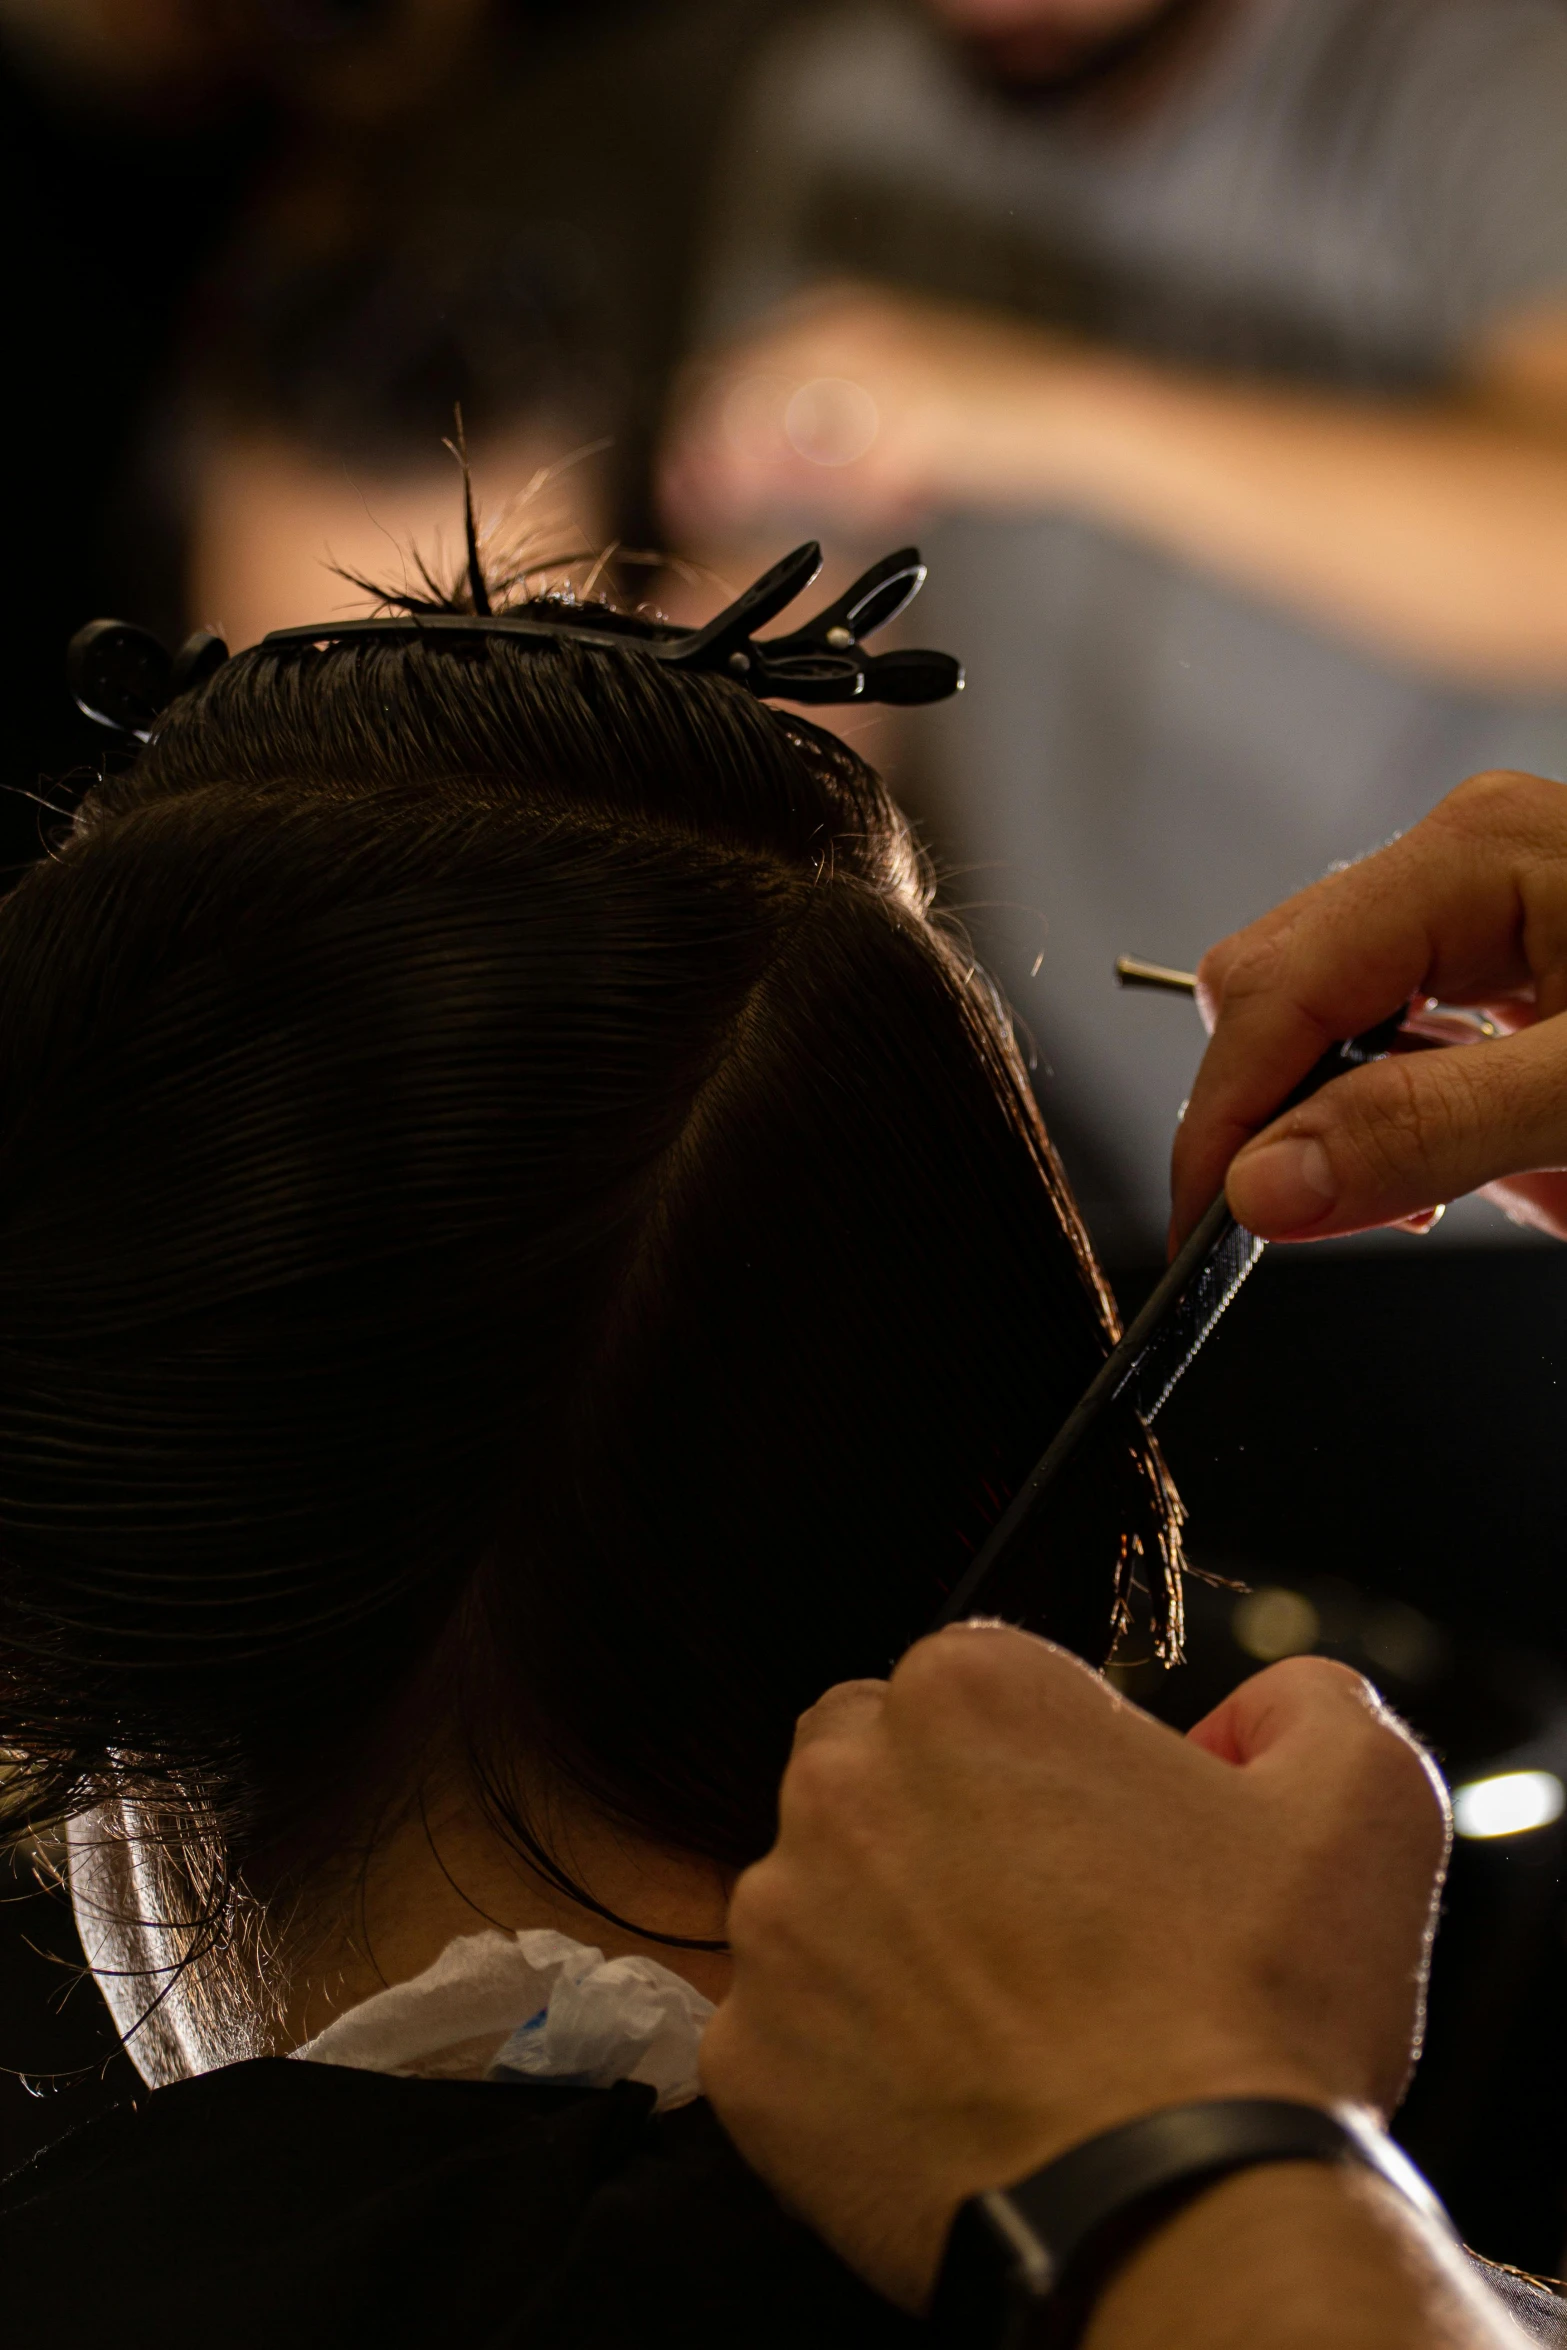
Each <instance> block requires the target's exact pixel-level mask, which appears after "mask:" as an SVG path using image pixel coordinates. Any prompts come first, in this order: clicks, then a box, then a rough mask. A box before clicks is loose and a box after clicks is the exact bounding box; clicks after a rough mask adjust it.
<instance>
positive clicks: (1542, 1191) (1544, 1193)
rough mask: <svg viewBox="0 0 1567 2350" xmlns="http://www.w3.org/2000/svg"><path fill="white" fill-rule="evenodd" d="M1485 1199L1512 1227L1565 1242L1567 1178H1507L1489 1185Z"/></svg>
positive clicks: (1566, 1228)
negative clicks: (1519, 1227) (1542, 1233)
mask: <svg viewBox="0 0 1567 2350" xmlns="http://www.w3.org/2000/svg"><path fill="white" fill-rule="evenodd" d="M1485 1197H1486V1198H1487V1199H1488V1200H1490V1201H1491V1202H1492V1203H1493V1204H1494V1205H1495V1206H1496V1207H1499V1208H1500V1209H1501V1210H1502V1212H1503V1214H1504V1215H1506V1216H1509V1217H1510V1218H1511V1219H1512V1221H1513V1222H1514V1223H1515V1224H1521V1225H1523V1226H1524V1227H1525V1228H1526V1229H1527V1230H1529V1231H1531V1232H1547V1233H1549V1234H1550V1235H1551V1237H1552V1239H1553V1240H1567V1175H1562V1174H1550V1175H1509V1176H1508V1178H1507V1180H1506V1182H1505V1183H1488V1184H1487V1185H1486V1187H1485Z"/></svg>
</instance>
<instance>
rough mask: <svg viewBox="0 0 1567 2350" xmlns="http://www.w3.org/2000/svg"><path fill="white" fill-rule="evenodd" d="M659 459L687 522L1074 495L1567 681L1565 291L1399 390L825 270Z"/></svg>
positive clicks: (1343, 602) (1325, 602) (1201, 548)
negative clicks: (1174, 352) (886, 287)
mask: <svg viewBox="0 0 1567 2350" xmlns="http://www.w3.org/2000/svg"><path fill="white" fill-rule="evenodd" d="M769 384H771V385H772V386H774V387H775V388H776V395H777V397H776V417H769V414H768V411H767V402H766V398H765V391H764V387H766V386H767V385H769ZM802 387H804V389H803V390H802ZM843 387H850V389H849V390H845V389H843ZM854 388H857V389H858V390H859V391H860V393H861V394H862V395H864V394H868V395H869V399H870V401H871V403H873V407H872V408H862V409H860V410H859V411H858V412H857V411H856V408H855V402H854V399H853V389H854ZM737 395H738V406H737V404H736V403H737ZM835 400H836V401H837V403H838V413H839V414H840V415H841V418H842V432H841V436H840V438H839V439H838V440H837V442H836V444H835V422H834V401H835ZM791 403H792V405H791ZM737 419H738V422H737ZM868 425H871V426H873V435H874V437H872V438H871V439H870V440H869V441H868V443H867V444H866V445H865V446H864V447H863V449H862V450H861V451H860V453H858V454H855V455H852V456H847V455H845V454H844V452H845V451H846V450H850V449H853V448H854V446H855V441H856V437H860V438H863V435H864V433H865V431H866V429H867V426H868ZM666 478H667V485H668V490H669V496H670V503H671V506H672V509H673V511H674V513H675V515H676V517H677V519H678V520H680V521H682V522H699V523H705V524H706V525H707V526H709V527H711V526H712V524H714V523H715V522H717V523H721V524H726V525H732V524H733V523H734V522H735V521H737V520H742V519H754V518H755V517H756V515H757V514H758V513H759V512H761V511H763V510H765V508H766V507H767V506H768V505H770V504H794V505H799V504H801V503H802V502H804V503H808V504H810V505H812V506H813V507H816V508H820V507H822V506H826V507H828V508H829V509H830V510H833V511H836V512H837V513H839V514H840V515H842V516H843V518H844V519H845V520H847V521H849V522H851V523H856V524H859V525H861V526H862V527H871V526H873V525H880V526H884V525H885V524H886V523H887V522H889V521H891V520H892V519H893V518H894V517H897V516H901V515H903V514H906V513H908V512H909V511H911V510H914V509H917V508H919V507H920V506H922V505H932V504H934V505H947V506H954V505H955V506H967V507H976V506H977V507H1003V508H1009V509H1013V510H1016V509H1017V508H1019V507H1023V508H1027V507H1030V506H1034V507H1040V508H1049V507H1056V508H1067V509H1070V510H1073V511H1076V512H1079V513H1083V514H1087V515H1091V516H1093V517H1094V518H1095V519H1097V520H1100V521H1103V522H1107V523H1110V524H1112V525H1114V526H1115V527H1117V528H1120V529H1124V530H1128V531H1131V532H1134V533H1136V534H1137V535H1139V536H1141V537H1144V538H1147V539H1151V540H1152V541H1154V542H1155V543H1156V544H1157V545H1159V546H1162V547H1165V548H1167V549H1168V550H1169V551H1170V552H1171V553H1173V554H1176V555H1179V556H1181V557H1182V558H1183V559H1185V560H1187V561H1190V562H1193V563H1197V564H1199V565H1203V566H1205V567H1207V568H1210V569H1212V570H1215V571H1218V572H1220V573H1222V574H1224V575H1226V576H1227V577H1229V578H1231V579H1234V580H1237V581H1239V582H1241V583H1242V584H1243V585H1246V586H1248V587H1251V588H1254V589H1256V590H1258V591H1260V592H1261V593H1263V594H1265V595H1267V596H1270V597H1272V598H1274V599H1276V600H1278V601H1280V602H1283V603H1286V604H1290V605H1293V606H1295V607H1296V608H1297V609H1299V610H1302V611H1304V612H1306V613H1308V614H1310V615H1312V616H1314V617H1316V618H1318V619H1322V620H1326V621H1328V622H1330V623H1331V624H1332V625H1334V626H1336V627H1338V628H1340V629H1346V628H1347V629H1349V630H1352V631H1353V632H1354V633H1356V634H1358V635H1360V636H1361V637H1363V638H1369V639H1371V640H1372V641H1373V642H1375V643H1376V644H1378V645H1380V646H1381V647H1382V648H1383V649H1384V650H1385V651H1388V652H1391V653H1393V654H1395V655H1399V656H1402V657H1405V658H1408V659H1413V660H1415V661H1416V662H1419V663H1421V664H1423V665H1426V666H1429V667H1434V668H1437V669H1440V670H1442V671H1444V672H1446V673H1448V674H1450V675H1453V676H1458V677H1462V678H1465V679H1467V680H1469V681H1471V682H1474V683H1477V684H1487V685H1493V686H1494V685H1502V686H1513V687H1518V686H1529V685H1535V686H1542V685H1560V684H1562V683H1567V558H1564V556H1563V549H1564V548H1567V307H1563V308H1561V309H1553V310H1550V311H1545V312H1540V313H1537V314H1534V315H1532V316H1530V317H1529V318H1526V319H1520V320H1518V321H1516V322H1513V323H1512V324H1510V325H1509V326H1507V327H1506V328H1505V329H1503V330H1499V331H1497V332H1495V333H1493V335H1492V336H1491V337H1490V338H1489V339H1488V340H1487V342H1486V344H1485V345H1484V347H1483V348H1481V349H1480V350H1478V351H1477V352H1476V353H1475V354H1474V356H1473V360H1472V363H1471V365H1470V367H1469V368H1468V369H1467V371H1466V377H1465V382H1464V385H1463V387H1462V388H1461V389H1460V390H1459V391H1457V392H1455V393H1453V394H1452V395H1450V396H1448V397H1446V398H1443V399H1429V400H1421V401H1412V400H1393V399H1377V400H1373V399H1365V398H1345V397H1341V396H1336V395H1330V394H1327V393H1321V392H1315V391H1310V392H1298V391H1294V390H1289V389H1284V390H1281V389H1278V388H1276V387H1274V386H1270V385H1254V384H1248V383H1244V382H1240V381H1235V380H1227V379H1222V378H1218V377H1208V376H1203V375H1199V374H1195V373H1185V372H1181V371H1177V370H1175V369H1172V368H1167V367H1162V366H1156V365H1151V364H1148V363H1146V362H1144V361H1141V360H1138V359H1134V358H1129V357H1127V356H1125V355H1122V354H1119V353H1115V352H1111V351H1107V350H1102V349H1096V348H1092V347H1087V346H1081V345H1075V344H1071V343H1068V342H1065V341H1063V340H1061V339H1060V338H1057V337H1055V336H1052V335H1050V334H1048V333H1045V332H1043V331H1041V330H1040V329H1038V328H1034V327H1031V326H1024V325H1019V324H1017V323H1016V322H1014V321H1012V320H1009V319H1004V318H1000V317H997V316H994V315H991V314H989V313H985V312H980V311H973V310H968V309H964V308H960V307H957V306H955V305H951V304H946V303H935V302H928V301H918V300H911V299H909V298H906V297H904V296H901V295H893V294H887V293H882V292H874V291H869V290H866V289H863V288H853V287H851V288H846V289H839V290H837V291H835V292H833V293H831V294H829V295H827V296H825V297H821V298H818V299H815V300H813V301H811V302H810V303H807V304H804V305H802V306H800V307H799V308H797V309H795V310H792V311H790V312H787V313H785V314H784V315H783V316H782V317H781V318H780V319H779V320H778V321H776V322H775V323H774V324H773V325H772V326H770V327H769V328H767V329H765V330H764V331H763V333H762V334H761V335H759V336H758V337H757V338H756V340H755V341H754V342H753V343H752V344H751V345H750V346H748V347H747V348H745V349H744V350H741V351H737V352H732V353H730V354H728V355H727V356H726V357H725V358H724V360H723V361H722V363H721V365H720V367H719V369H718V370H717V373H716V376H710V377H709V378H708V379H707V382H706V384H705V386H704V388H703V389H701V390H699V391H698V393H697V394H696V395H695V396H694V398H693V401H692V403H691V405H690V406H689V407H688V408H687V410H686V412H685V414H684V416H683V418H682V420H681V422H680V423H679V425H678V426H677V430H676V434H675V436H674V440H673V444H672V448H671V452H670V458H669V465H668V471H667V477H666Z"/></svg>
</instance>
